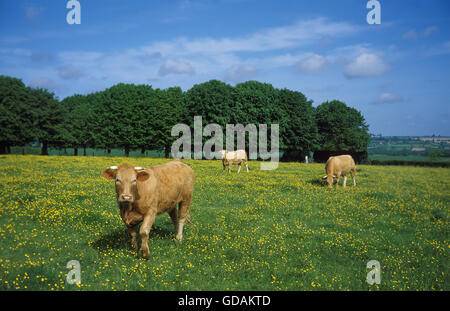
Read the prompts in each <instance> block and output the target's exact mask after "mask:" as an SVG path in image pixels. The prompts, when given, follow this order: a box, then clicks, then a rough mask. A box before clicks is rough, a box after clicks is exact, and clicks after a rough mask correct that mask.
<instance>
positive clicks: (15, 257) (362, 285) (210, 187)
mask: <svg viewBox="0 0 450 311" xmlns="http://www.w3.org/2000/svg"><path fill="white" fill-rule="evenodd" d="M125 161H126V162H130V163H132V164H135V165H140V166H146V165H154V164H159V163H165V162H167V161H168V160H166V159H146V158H128V159H125V158H116V157H115V158H108V157H59V156H50V157H41V156H1V157H0V195H1V197H2V200H1V201H0V254H1V255H0V289H3V290H14V289H17V290H73V289H80V290H227V289H229V290H317V289H319V290H324V289H325V290H449V289H450V286H449V277H448V258H449V257H448V251H449V215H448V202H449V191H448V189H449V186H450V175H449V170H448V169H446V168H422V167H398V166H394V167H393V166H390V167H385V166H358V168H359V171H358V173H357V183H358V186H357V187H356V188H353V187H348V188H346V189H343V188H342V187H338V188H337V189H328V188H327V187H325V186H324V183H323V182H322V181H321V180H320V177H322V176H323V175H324V165H323V164H309V165H308V164H300V163H280V166H279V168H278V169H277V170H274V171H261V170H259V163H258V162H250V173H249V174H247V173H245V172H244V173H242V172H241V174H239V175H237V174H236V167H234V172H233V173H232V174H228V173H226V172H223V171H222V164H221V163H220V162H219V161H200V160H189V161H185V162H186V163H188V164H189V165H191V167H192V168H193V169H194V171H195V174H196V184H195V190H194V198H193V202H192V206H191V217H192V222H193V225H192V226H190V225H189V224H187V225H186V226H185V232H184V240H183V243H182V244H179V243H177V242H176V241H175V238H174V229H173V225H172V223H171V221H170V218H169V216H168V215H167V214H163V215H160V216H158V217H157V219H156V222H155V224H154V227H153V229H152V231H151V234H150V238H149V249H150V254H151V258H150V260H148V261H147V260H144V259H142V258H141V257H140V256H138V255H137V254H136V253H134V252H133V251H132V250H131V249H130V247H129V238H128V236H127V233H126V229H125V226H124V225H123V223H122V220H121V219H120V216H119V212H118V208H117V205H116V202H115V198H114V185H113V183H112V182H110V181H107V180H105V179H104V178H102V177H101V171H102V170H103V169H104V168H105V167H106V166H110V165H118V164H120V163H121V162H125ZM72 259H75V260H78V261H79V262H80V264H81V279H82V280H81V284H79V285H78V286H77V285H69V284H67V283H66V275H67V273H68V271H69V269H67V268H66V264H67V262H68V261H70V260H72ZM372 259H375V260H378V261H379V262H380V264H381V284H380V285H369V284H367V282H366V275H367V273H368V272H369V269H367V268H366V264H367V262H368V261H369V260H372Z"/></svg>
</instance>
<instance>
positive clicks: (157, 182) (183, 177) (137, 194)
mask: <svg viewBox="0 0 450 311" xmlns="http://www.w3.org/2000/svg"><path fill="white" fill-rule="evenodd" d="M102 175H103V176H104V177H105V178H106V179H115V182H116V194H117V203H118V205H119V209H120V216H121V217H122V220H123V221H124V223H125V224H126V226H127V228H128V233H129V234H130V235H131V244H132V246H133V248H134V249H135V250H137V242H136V232H137V227H138V224H139V223H141V222H142V225H141V228H140V230H139V233H140V235H141V239H142V244H141V251H142V256H143V257H144V258H146V259H149V258H150V253H149V251H148V243H147V242H148V236H149V232H150V229H151V227H152V225H153V222H154V220H155V218H156V216H157V215H159V214H161V213H164V212H167V213H169V215H170V218H171V219H172V221H173V224H174V225H175V231H176V238H177V239H178V240H179V241H181V240H182V239H183V227H184V223H185V221H186V219H187V220H188V221H189V222H190V216H189V206H190V204H191V200H192V195H193V192H194V179H195V178H194V171H193V170H192V169H191V168H190V167H189V166H187V165H186V164H184V163H181V162H180V161H178V160H176V161H172V162H169V163H166V164H162V165H156V166H152V167H148V168H143V167H134V166H133V165H131V164H122V165H120V166H119V167H117V166H111V167H108V168H107V169H106V170H104V171H103V172H102ZM177 204H178V206H179V208H178V210H177Z"/></svg>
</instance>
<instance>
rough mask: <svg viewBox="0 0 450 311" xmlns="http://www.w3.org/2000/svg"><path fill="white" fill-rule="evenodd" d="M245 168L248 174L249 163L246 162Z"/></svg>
mask: <svg viewBox="0 0 450 311" xmlns="http://www.w3.org/2000/svg"><path fill="white" fill-rule="evenodd" d="M244 164H245V168H246V169H247V173H248V162H247V161H245V163H244Z"/></svg>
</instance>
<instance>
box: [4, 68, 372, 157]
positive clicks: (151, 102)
mask: <svg viewBox="0 0 450 311" xmlns="http://www.w3.org/2000/svg"><path fill="white" fill-rule="evenodd" d="M194 116H202V122H203V124H205V125H206V124H212V123H215V124H218V125H220V126H222V127H223V128H225V127H226V124H243V125H247V124H256V125H257V124H268V125H270V124H279V128H280V133H279V137H280V142H279V148H280V150H281V151H282V155H283V156H282V160H290V161H292V160H294V161H295V160H297V161H299V160H303V159H304V157H305V155H308V156H309V155H310V154H311V153H314V159H315V160H316V161H324V160H326V158H328V156H329V155H333V154H341V153H351V154H352V155H354V156H355V157H356V160H357V161H361V160H364V158H366V157H367V147H368V144H369V139H370V135H369V134H368V125H367V124H366V122H365V119H364V117H363V116H362V114H361V113H360V112H359V111H357V110H356V109H354V108H352V107H349V106H347V105H346V104H345V103H343V102H341V101H338V100H333V101H329V102H328V101H327V102H324V103H322V104H320V105H319V106H317V107H313V103H312V101H311V100H308V99H307V98H306V96H305V95H303V94H302V93H301V92H298V91H292V90H288V89H277V88H274V87H273V86H272V85H271V84H268V83H261V82H257V81H247V82H243V83H239V84H237V85H235V86H231V85H229V84H227V83H224V82H222V81H218V80H211V81H208V82H205V83H201V84H197V85H194V86H193V87H192V88H191V89H189V90H187V91H185V92H183V90H182V89H181V88H180V87H171V88H167V89H159V88H153V87H152V86H150V85H135V84H124V83H120V84H117V85H114V86H112V87H110V88H107V89H105V90H103V91H99V92H94V93H91V94H87V95H80V94H76V95H73V96H69V97H66V98H64V99H62V100H59V99H58V98H57V97H55V95H54V94H53V93H51V92H49V91H48V90H45V89H40V88H31V87H28V86H26V85H25V84H24V83H23V82H22V81H21V80H20V79H17V78H14V77H8V76H0V127H1V135H0V153H3V154H4V153H9V152H10V148H11V147H12V146H25V145H27V144H30V143H33V142H39V143H40V144H41V148H42V149H41V153H42V155H47V154H48V149H49V148H50V147H51V148H73V149H74V155H79V154H81V153H83V154H84V155H86V148H103V149H105V150H107V152H108V153H110V151H111V149H112V148H123V149H124V152H125V155H126V156H128V155H129V152H130V150H135V149H140V150H141V152H142V153H143V154H144V152H145V151H146V150H164V153H165V156H166V157H169V154H170V150H171V145H172V142H173V141H174V140H176V139H177V138H178V137H173V136H171V129H172V127H173V126H174V125H175V124H179V123H184V124H188V125H190V126H191V127H192V128H193V119H194ZM204 139H207V138H204ZM224 141H225V140H224Z"/></svg>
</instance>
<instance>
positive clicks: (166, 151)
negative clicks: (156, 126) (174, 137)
mask: <svg viewBox="0 0 450 311" xmlns="http://www.w3.org/2000/svg"><path fill="white" fill-rule="evenodd" d="M169 153H170V146H166V148H164V156H165V157H166V158H168V157H169Z"/></svg>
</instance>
